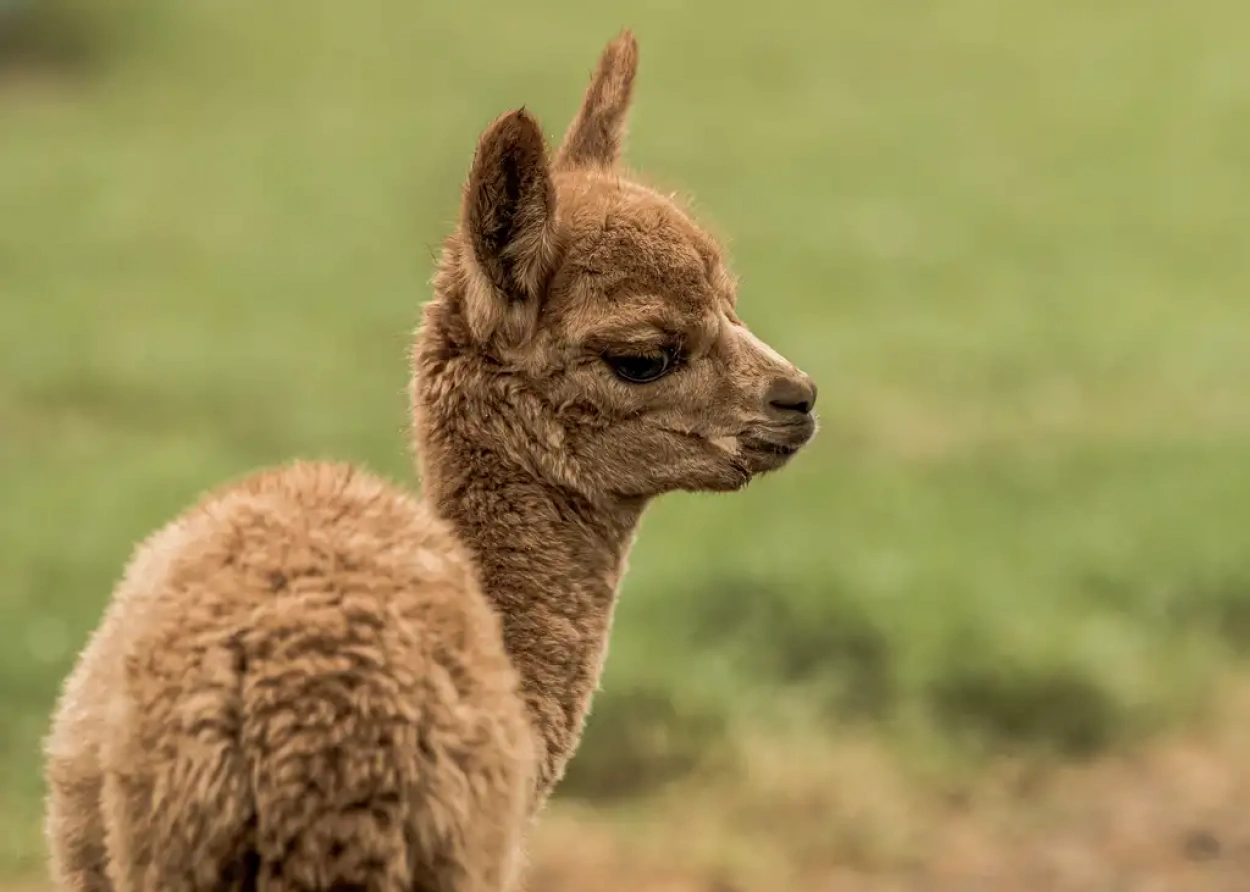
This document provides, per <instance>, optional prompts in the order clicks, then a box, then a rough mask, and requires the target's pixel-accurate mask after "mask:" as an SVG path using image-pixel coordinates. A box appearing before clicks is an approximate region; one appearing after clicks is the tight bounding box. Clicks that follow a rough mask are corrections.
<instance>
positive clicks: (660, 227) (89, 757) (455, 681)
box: [46, 31, 816, 892]
mask: <svg viewBox="0 0 1250 892" xmlns="http://www.w3.org/2000/svg"><path fill="white" fill-rule="evenodd" d="M637 53H638V50H637V44H636V42H635V40H634V38H633V36H632V35H631V34H630V33H629V32H628V31H626V32H623V33H622V34H621V35H620V36H619V37H617V38H616V39H615V40H614V41H612V42H611V43H610V44H608V46H607V48H606V49H605V50H604V52H603V54H602V57H601V58H600V61H599V65H598V67H597V69H596V71H595V73H594V75H593V77H592V79H591V82H590V85H589V87H588V88H587V90H586V93H585V96H584V98H583V102H582V105H581V107H580V109H579V111H578V113H577V114H576V116H575V118H574V120H573V122H572V124H571V125H570V126H569V129H568V131H567V134H566V135H565V138H564V140H563V142H562V143H561V145H560V146H559V148H558V149H557V151H556V152H555V153H554V155H552V156H550V157H549V156H548V152H547V148H546V145H545V141H544V137H543V134H542V131H541V129H540V128H539V125H538V122H537V121H536V120H535V119H534V117H533V116H532V115H531V114H530V113H529V112H527V111H526V110H525V109H524V108H521V109H519V110H516V111H513V112H510V113H508V114H505V115H503V116H502V117H500V118H498V119H497V120H495V121H494V122H493V123H492V124H491V125H490V126H489V127H488V128H487V129H486V130H485V132H484V133H483V134H482V136H481V137H480V139H479V142H478V145H477V149H476V153H475V155H474V158H473V161H472V165H471V168H470V171H469V174H468V180H467V183H466V186H465V189H464V195H463V200H462V208H461V215H460V219H459V221H458V223H457V225H456V227H455V229H454V231H453V232H452V234H451V235H450V236H449V237H448V238H447V240H446V242H445V243H444V246H443V251H442V254H441V257H440V259H439V261H438V267H437V271H436V274H435V276H434V279H433V291H434V294H433V296H432V298H431V300H430V301H428V302H427V303H426V305H425V307H424V309H423V312H422V318H421V322H420V325H419V326H418V329H417V333H416V336H415V340H414V344H413V349H412V384H411V389H410V396H411V410H412V429H413V446H414V452H415V454H416V457H417V465H418V470H419V473H420V477H421V480H422V496H421V498H420V499H418V498H417V497H414V496H413V495H411V494H409V493H407V492H405V491H404V490H402V489H400V488H398V487H396V486H393V485H391V484H389V483H387V482H384V481H382V480H380V479H378V478H377V477H375V476H372V475H371V474H370V473H368V472H366V471H363V470H358V469H354V468H352V467H350V466H346V465H340V464H333V463H320V462H318V463H312V462H296V463H294V464H291V465H288V466H285V467H282V468H278V469H272V470H267V471H262V472H259V473H256V474H254V475H253V476H251V477H249V478H246V479H244V480H242V481H241V482H237V483H235V484H234V485H231V486H229V487H226V488H223V489H221V490H218V491H215V492H212V493H210V494H208V495H206V496H205V497H204V498H203V499H202V500H201V501H200V502H199V503H198V504H197V505H196V506H195V507H193V508H192V509H190V510H189V511H188V512H186V513H185V514H183V515H182V516H181V517H179V518H178V519H176V520H174V521H172V522H171V523H170V524H169V525H168V526H166V527H164V528H163V529H161V530H159V531H158V532H156V533H155V534H153V535H152V536H151V537H150V538H149V539H147V540H146V541H145V542H143V543H142V544H141V545H140V546H139V547H138V548H137V550H136V552H135V553H134V555H133V556H132V557H131V560H130V563H129V565H128V566H127V568H126V571H125V573H124V574H123V577H122V579H121V580H120V582H119V583H118V586H117V588H116V590H115V592H114V595H113V598H112V600H111V602H110V604H109V606H108V607H107V609H106V611H105V614H104V617H103V619H102V621H101V624H100V626H99V628H98V629H97V630H96V631H95V632H94V633H93V635H92V637H91V638H90V640H89V641H88V643H87V645H86V647H85V649H84V650H83V652H82V654H81V655H80V657H79V660H78V663H77V665H76V666H75V667H74V670H73V672H72V673H71V674H70V676H69V678H68V679H67V680H66V683H65V688H64V690H63V692H62V694H61V698H60V701H59V702H58V704H57V708H56V712H55V715H54V718H53V726H52V730H51V732H50V735H49V737H48V740H47V773H48V782H49V790H50V792H49V801H48V816H47V827H46V830H47V834H48V841H49V844H50V847H51V853H52V857H51V863H52V871H53V874H54V876H55V879H56V882H57V884H58V886H59V887H60V888H61V889H64V890H73V892H226V890H245V889H246V890H260V892H329V890H337V892H346V890H352V892H401V890H402V892H499V890H506V889H512V888H515V885H516V882H517V879H518V876H519V873H520V872H521V869H522V866H523V864H522V860H523V854H522V847H523V837H524V835H525V832H526V831H527V829H528V826H529V824H530V822H531V821H532V820H533V818H534V817H535V815H536V814H537V813H538V811H539V810H540V809H541V807H542V806H543V804H544V803H545V802H546V800H547V797H548V796H549V795H550V793H551V790H552V788H553V787H554V786H555V784H556V783H557V782H558V781H559V779H560V777H561V776H562V773H563V771H564V768H565V765H566V763H567V762H568V760H569V758H570V757H571V756H572V754H573V752H574V749H575V748H576V745H577V742H578V739H579V736H580V734H581V730H582V726H583V722H584V721H585V718H586V714H587V710H588V708H589V705H590V700H591V695H592V693H593V691H594V689H595V687H596V685H597V684H598V680H599V676H600V670H601V668H602V666H603V661H604V656H605V652H606V647H607V639H608V633H609V627H610V625H611V620H612V611H613V607H614V604H615V599H616V592H617V587H618V584H619V582H620V580H621V576H622V574H623V573H624V571H625V560H626V555H627V552H628V551H629V548H630V545H631V543H632V540H633V536H634V531H635V528H636V527H637V525H638V522H639V519H640V516H641V514H642V512H643V509H644V507H645V506H646V505H647V504H648V503H649V502H650V501H651V500H652V499H653V498H655V497H656V496H659V495H661V494H663V493H667V492H672V491H677V490H685V491H718V492H728V491H733V490H737V489H740V488H742V487H743V486H744V485H746V484H747V483H748V482H749V481H750V480H752V479H753V478H755V477H757V476H759V475H761V474H764V473H766V472H769V471H773V470H776V469H778V468H780V467H781V466H783V465H784V464H786V463H787V462H788V460H789V459H790V457H791V456H793V455H794V454H795V453H796V452H798V451H799V450H800V449H801V448H802V447H803V446H804V445H805V444H806V443H807V442H808V441H809V440H810V439H811V438H812V437H813V435H814V434H815V431H816V421H815V418H814V415H813V414H812V407H813V403H814V401H815V397H816V389H815V386H814V385H813V383H812V381H811V379H810V378H808V377H807V376H806V375H805V374H803V373H802V372H800V371H799V370H798V369H797V368H796V367H795V366H794V365H793V364H792V363H790V362H789V361H787V360H786V359H784V358H783V357H782V356H781V355H779V354H778V353H777V352H775V351H774V350H772V349H771V348H770V347H768V346H767V345H766V344H764V343H763V342H762V341H760V340H759V339H758V338H756V337H755V336H754V335H753V334H752V333H751V332H750V331H749V330H748V328H747V327H746V326H745V325H744V324H743V323H742V321H741V320H740V319H739V318H738V316H737V314H736V312H735V304H736V298H735V293H736V289H735V284H734V281H733V279H732V278H731V276H730V274H729V273H728V272H727V270H726V266H725V261H724V258H723V252H722V249H721V248H720V246H719V245H718V243H717V242H716V241H715V240H714V239H713V238H712V237H711V236H710V235H708V234H707V233H706V232H705V231H704V230H703V229H702V228H700V227H699V226H698V225H697V224H696V223H695V222H694V221H693V220H692V218H691V217H690V216H689V214H688V213H687V212H686V211H685V210H684V209H682V208H681V207H679V205H678V204H677V203H676V202H675V200H674V199H673V198H671V197H669V196H666V195H663V194H661V193H659V192H657V191H655V190H653V189H652V188H649V187H648V186H646V185H643V184H641V183H640V182H639V181H638V180H637V179H636V178H633V177H632V176H630V175H628V174H626V173H625V172H624V171H623V170H622V168H621V166H620V154H621V146H622V140H623V137H624V133H625V127H626V116H627V112H628V109H629V105H630V100H631V95H632V92H633V84H634V76H635V71H636V67H637Z"/></svg>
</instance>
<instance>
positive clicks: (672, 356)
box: [413, 32, 816, 498]
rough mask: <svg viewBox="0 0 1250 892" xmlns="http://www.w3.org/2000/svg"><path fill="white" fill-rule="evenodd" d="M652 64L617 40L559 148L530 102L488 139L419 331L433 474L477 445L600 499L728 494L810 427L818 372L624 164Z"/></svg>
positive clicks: (418, 394) (714, 248) (787, 452)
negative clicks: (773, 343) (801, 361)
mask: <svg viewBox="0 0 1250 892" xmlns="http://www.w3.org/2000/svg"><path fill="white" fill-rule="evenodd" d="M637 60H638V48H637V44H636V43H635V41H634V38H633V36H632V35H630V34H629V33H628V32H626V33H624V34H622V35H621V36H620V37H618V38H617V39H616V40H614V41H613V42H612V43H610V44H609V45H608V47H607V48H606V49H605V50H604V52H603V55H602V58H601V59H600V61H599V66H598V68H597V70H596V71H595V74H594V76H593V78H592V80H591V84H590V86H589V88H588V89H587V91H586V94H585V98H584V100H583V103H582V106H581V108H580V110H579V111H578V113H577V116H576V118H575V119H574V121H573V123H572V124H571V125H570V127H569V129H568V132H567V134H566V135H565V137H564V140H563V142H562V144H561V145H560V147H559V149H558V150H557V151H556V152H555V154H554V156H552V157H549V156H548V152H547V149H546V146H545V143H544V139H543V133H542V130H541V129H540V127H539V124H538V122H537V121H536V120H535V119H534V117H533V116H532V115H531V114H529V113H528V112H527V111H526V110H525V109H520V110H518V111H514V112H511V113H509V114H506V115H504V116H503V117H501V118H499V119H498V120H496V121H495V122H494V123H493V124H492V125H491V126H490V127H489V128H488V129H487V130H486V131H485V133H484V134H483V135H482V137H481V139H480V140H479V143H478V147H477V152H476V155H475V157H474V160H473V164H472V169H471V171H470V173H469V178H468V182H467V184H466V186H465V190H464V198H463V206H462V211H461V219H460V223H459V226H458V227H457V230H456V231H455V232H454V233H453V234H452V236H451V237H450V238H449V239H448V240H447V242H446V245H445V247H444V251H443V256H442V258H441V261H440V268H439V272H438V274H437V276H436V277H435V282H434V284H435V291H436V294H435V297H434V299H433V300H432V301H431V302H430V303H429V304H427V306H426V310H425V317H424V322H423V325H422V329H421V332H420V333H419V335H418V341H417V348H416V354H415V359H416V367H415V370H414V371H415V374H414V394H413V395H414V408H415V416H416V424H417V436H418V440H419V453H420V455H421V460H422V461H423V462H424V464H425V468H424V469H423V470H424V473H425V476H426V477H427V478H428V477H429V476H430V473H429V472H430V470H431V465H432V464H434V463H436V462H438V461H439V460H440V457H441V456H445V457H446V458H447V459H448V460H449V461H452V462H455V461H457V460H459V461H462V462H463V461H464V460H465V452H466V448H465V447H469V449H470V451H473V452H476V451H477V450H484V451H488V452H489V453H490V454H491V456H493V458H492V459H491V460H492V461H503V462H507V463H509V464H511V465H514V466H517V467H521V468H524V469H525V470H526V471H527V472H528V473H531V474H534V475H537V476H539V477H541V478H542V479H543V480H545V481H546V482H549V483H551V484H553V485H556V486H560V487H563V488H569V489H572V490H575V491H578V492H581V493H583V494H584V495H587V496H589V497H592V498H602V497H608V498H611V497H619V498H647V497H650V496H655V495H659V494H661V493H663V492H667V491H672V490H714V491H725V490H733V489H737V488H739V487H741V486H743V485H745V484H746V483H747V482H748V481H750V480H751V479H752V478H753V477H755V476H757V475H759V474H762V473H765V472H768V471H772V470H775V469H777V468H779V467H781V466H782V465H783V464H785V463H786V461H787V460H788V459H789V458H790V457H791V456H792V455H793V454H794V453H796V452H797V451H798V450H799V449H800V448H801V447H802V446H803V445H805V444H806V443H807V442H808V441H809V440H810V439H811V438H812V436H813V434H814V433H815V431H816V422H815V419H814V417H813V415H812V406H813V403H814V402H815V398H816V388H815V386H814V384H813V382H812V380H811V379H810V378H809V377H808V376H807V375H805V374H803V373H802V372H801V371H799V370H798V369H797V368H796V367H795V366H794V365H793V364H792V363H791V362H789V361H788V360H786V359H785V358H784V357H782V356H781V355H780V354H778V353H777V352H776V351H775V350H773V349H772V348H770V347H769V346H768V345H767V344H765V343H763V342H762V341H761V340H760V339H759V338H757V337H755V336H754V335H753V334H752V333H751V331H750V330H749V329H748V328H747V327H746V325H744V324H743V322H742V320H741V319H740V318H739V316H738V314H737V311H736V287H735V282H734V280H733V278H732V277H731V275H730V274H729V272H728V271H727V268H726V265H725V259H724V254H723V251H722V249H721V247H720V245H719V244H718V243H717V241H716V240H715V239H714V238H713V237H712V236H710V235H709V234H708V233H707V232H705V231H704V230H703V229H702V228H700V227H699V225H698V224H696V223H695V222H694V220H693V219H691V217H690V216H689V215H688V214H687V213H686V212H685V211H684V210H683V209H682V208H681V207H680V206H679V205H678V204H677V203H676V202H675V201H674V200H673V199H672V198H670V197H669V196H666V195H663V194H661V193H659V192H657V191H656V190H653V189H651V188H649V187H647V186H645V185H643V184H641V183H639V182H638V181H637V180H635V179H633V178H631V176H630V175H629V174H627V173H626V172H625V171H624V170H622V169H621V167H620V154H621V145H622V141H623V137H624V133H625V126H626V118H627V113H628V110H629V104H630V98H631V94H632V91H633V83H634V74H635V71H636V68H637ZM455 443H458V444H459V446H460V448H458V449H455V452H454V454H451V453H448V451H447V450H448V449H449V447H452V446H453V444H455ZM439 470H450V469H441V468H440V469H439Z"/></svg>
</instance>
